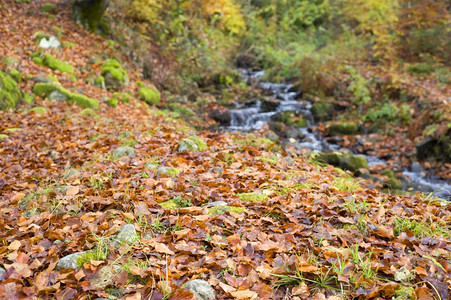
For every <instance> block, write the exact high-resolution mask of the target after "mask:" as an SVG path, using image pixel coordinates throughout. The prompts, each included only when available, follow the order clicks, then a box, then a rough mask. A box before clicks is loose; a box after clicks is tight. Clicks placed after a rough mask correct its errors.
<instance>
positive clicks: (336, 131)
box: [327, 122, 359, 136]
mask: <svg viewBox="0 0 451 300" xmlns="http://www.w3.org/2000/svg"><path fill="white" fill-rule="evenodd" d="M358 130H359V127H358V125H357V124H356V123H354V122H335V123H332V124H329V126H328V127H327V131H328V133H329V135H331V136H335V135H342V134H345V135H350V134H356V133H357V132H358Z"/></svg>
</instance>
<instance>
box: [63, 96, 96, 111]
mask: <svg viewBox="0 0 451 300" xmlns="http://www.w3.org/2000/svg"><path fill="white" fill-rule="evenodd" d="M69 102H75V103H77V105H78V106H80V107H83V108H95V107H99V106H100V104H99V101H97V100H96V99H92V98H89V97H86V96H84V95H80V94H73V93H72V94H71V96H70V98H69Z"/></svg>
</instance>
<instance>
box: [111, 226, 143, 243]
mask: <svg viewBox="0 0 451 300" xmlns="http://www.w3.org/2000/svg"><path fill="white" fill-rule="evenodd" d="M137 240H138V234H137V233H136V229H135V226H133V224H125V225H124V226H122V228H121V232H119V234H118V235H117V237H116V238H115V239H114V240H113V246H114V247H116V248H117V247H120V246H122V245H124V244H129V245H132V244H134V243H135V242H136V241H137Z"/></svg>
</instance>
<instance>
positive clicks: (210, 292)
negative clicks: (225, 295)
mask: <svg viewBox="0 0 451 300" xmlns="http://www.w3.org/2000/svg"><path fill="white" fill-rule="evenodd" d="M185 289H187V290H188V291H190V292H191V293H193V294H194V296H195V297H196V298H197V299H198V300H214V299H216V292H215V290H214V289H213V288H212V287H211V285H209V284H208V282H206V281H205V280H202V279H195V280H191V281H188V282H187V283H186V284H185Z"/></svg>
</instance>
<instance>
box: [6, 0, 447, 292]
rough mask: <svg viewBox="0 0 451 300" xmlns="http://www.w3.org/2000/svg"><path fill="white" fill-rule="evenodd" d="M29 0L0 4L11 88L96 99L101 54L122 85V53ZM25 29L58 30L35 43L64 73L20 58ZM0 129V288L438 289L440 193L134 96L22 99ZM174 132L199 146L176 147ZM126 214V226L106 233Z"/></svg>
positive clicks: (28, 35) (443, 288)
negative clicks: (48, 83)
mask: <svg viewBox="0 0 451 300" xmlns="http://www.w3.org/2000/svg"><path fill="white" fill-rule="evenodd" d="M32 2H33V3H31V4H15V3H13V2H12V1H7V2H6V4H3V5H1V6H0V38H1V41H2V43H1V45H0V57H2V58H9V59H10V61H11V58H14V59H15V60H16V62H15V65H16V68H18V69H20V71H21V73H22V77H23V79H24V80H23V81H22V82H21V83H20V84H19V86H20V88H21V89H22V90H23V91H24V92H25V93H29V94H31V90H32V87H33V84H34V82H33V80H31V78H32V77H35V76H48V75H51V76H52V78H53V79H55V78H56V79H57V80H58V82H59V84H60V85H61V86H63V87H65V88H66V89H69V90H72V91H78V92H80V91H81V92H82V93H83V94H84V95H86V96H89V97H92V98H95V99H102V98H105V97H111V96H112V93H111V92H109V91H106V90H104V89H101V88H98V87H95V86H93V85H91V84H88V83H86V82H87V79H89V76H91V75H92V74H98V73H99V72H100V63H91V61H90V60H91V59H93V58H103V59H105V58H107V57H116V58H118V59H119V60H120V61H121V62H122V63H123V65H124V66H125V67H126V68H127V71H128V74H129V77H130V85H129V87H128V88H127V89H126V90H127V91H129V92H131V94H132V95H136V94H137V89H138V86H137V84H136V81H137V80H139V76H140V71H139V70H137V69H134V68H133V64H132V63H131V62H130V61H129V60H128V58H127V57H125V56H123V55H120V54H119V53H117V52H115V49H114V47H111V45H109V43H108V41H106V40H103V39H102V38H101V37H99V36H95V35H93V34H90V33H88V32H86V31H84V30H83V29H82V28H80V27H79V26H77V25H76V24H75V23H73V22H72V21H70V18H69V11H68V10H63V9H61V13H58V14H56V15H49V14H47V13H41V12H40V9H41V4H42V3H40V2H39V1H32ZM39 31H40V32H46V33H50V34H56V33H55V32H59V33H60V37H59V38H60V40H61V41H62V42H63V45H66V46H65V47H62V48H60V49H56V50H51V51H50V52H52V54H53V55H54V56H55V57H57V58H58V59H60V60H62V61H66V62H69V63H70V64H71V65H72V66H73V67H74V68H75V71H74V72H73V73H72V74H71V75H73V76H69V75H67V74H66V73H61V72H59V71H54V70H51V69H50V68H47V67H44V66H41V65H38V64H36V63H35V62H33V60H32V58H31V54H32V53H33V52H35V51H38V50H39V47H38V45H37V44H36V42H35V35H36V33H37V32H39ZM47 51H49V50H47ZM0 66H1V69H2V70H5V69H6V68H7V64H6V63H5V60H2V62H1V63H0ZM54 81H55V80H54ZM163 101H164V99H163ZM37 107H40V109H36V108H37ZM0 133H1V134H4V135H6V137H5V136H4V138H3V139H2V140H1V141H0V143H1V148H0V166H1V169H0V188H1V195H0V216H1V218H0V241H1V243H0V267H1V269H0V271H1V275H0V298H2V299H3V298H5V299H6V298H8V299H95V298H97V297H104V298H108V299H116V298H123V299H196V298H194V296H193V294H192V293H191V292H189V291H187V290H186V289H184V288H183V285H184V284H185V283H186V282H187V281H189V280H192V279H203V280H206V281H207V282H208V283H209V284H210V285H211V286H212V287H213V288H214V290H215V292H216V297H217V299H393V298H394V299H410V298H412V299H450V288H451V279H450V278H451V276H450V275H451V259H450V257H451V253H450V252H451V231H450V223H451V204H450V203H449V202H448V203H445V202H443V201H440V200H439V199H436V198H434V197H430V196H427V195H423V194H420V193H417V194H415V195H413V196H402V195H390V194H386V193H384V192H382V191H379V190H374V189H368V188H367V185H366V182H365V181H364V180H363V179H355V178H353V177H351V176H350V175H349V174H348V173H345V172H344V171H342V170H339V169H337V168H334V167H332V166H322V165H318V164H317V163H315V162H314V161H311V160H309V157H308V156H300V155H296V154H295V153H290V152H288V151H283V150H282V149H281V148H280V146H279V145H277V144H275V143H273V142H271V141H269V140H268V139H266V138H264V137H263V136H264V135H263V133H261V132H255V133H252V134H235V133H227V132H209V131H196V130H195V129H194V128H193V127H192V124H189V123H187V122H185V121H183V120H181V119H179V118H177V115H176V114H174V113H171V112H167V111H162V110H159V109H158V108H154V107H150V106H148V105H147V104H145V103H143V102H141V101H140V100H138V99H137V98H135V97H132V99H131V101H130V102H129V103H121V102H120V103H119V104H118V106H117V107H115V108H113V107H109V106H107V105H106V104H104V103H101V105H100V107H99V108H96V109H93V110H89V109H88V110H87V109H83V108H80V107H78V106H76V105H75V104H70V103H67V102H63V101H49V100H46V99H41V98H39V97H35V98H34V101H33V103H32V104H25V103H24V104H23V105H21V106H20V107H19V108H18V110H16V111H14V112H1V113H0ZM184 139H194V140H196V139H201V140H202V141H203V142H204V143H205V145H203V143H202V142H200V143H199V145H202V147H200V149H194V150H195V151H180V150H181V149H180V145H181V144H182V143H183V141H184ZM203 146H206V147H203ZM121 147H131V148H132V149H131V150H130V148H126V149H129V152H127V154H128V155H125V156H122V155H120V154H118V151H117V149H118V148H121ZM198 148H199V147H198ZM123 149H124V148H123ZM126 224H132V225H133V227H134V230H135V231H136V239H132V242H130V241H127V242H128V243H125V244H123V245H122V246H115V243H114V241H115V240H117V238H116V235H117V234H118V233H119V232H120V231H121V229H123V228H124V225H126ZM88 250H91V252H89V253H90V255H89V256H88V257H87V258H86V256H85V258H84V259H83V260H82V261H80V260H77V264H78V266H77V267H76V268H75V269H72V268H58V267H57V264H58V262H59V261H60V259H61V258H63V257H65V256H67V255H70V254H74V253H80V252H81V251H88ZM105 270H110V272H109V274H108V276H106V278H104V277H102V276H104V275H105V273H106V271H105ZM107 273H108V272H107ZM99 277H100V283H99Z"/></svg>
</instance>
